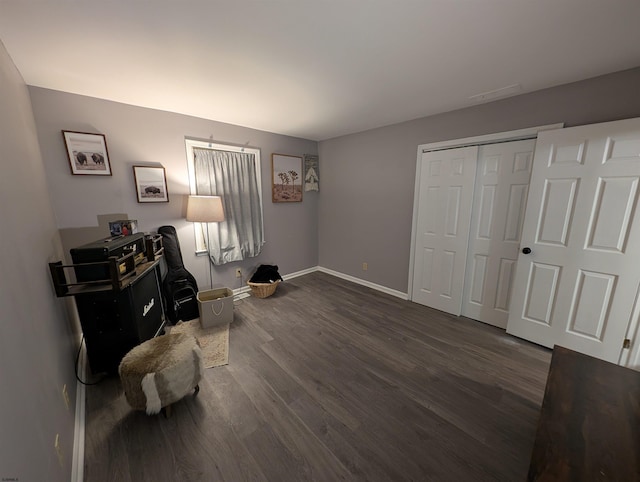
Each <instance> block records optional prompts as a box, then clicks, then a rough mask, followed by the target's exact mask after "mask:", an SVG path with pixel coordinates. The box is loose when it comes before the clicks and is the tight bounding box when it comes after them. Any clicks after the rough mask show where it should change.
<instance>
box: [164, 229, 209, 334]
mask: <svg viewBox="0 0 640 482" xmlns="http://www.w3.org/2000/svg"><path fill="white" fill-rule="evenodd" d="M158 234H161V235H162V244H163V246H164V258H165V261H166V263H167V275H166V277H165V279H164V281H163V282H162V296H163V297H164V301H165V307H166V311H167V313H166V315H167V318H168V319H169V321H170V322H171V324H173V325H175V324H176V323H177V322H178V320H182V321H188V320H193V319H194V318H198V317H199V316H200V314H199V312H198V298H197V295H198V283H197V282H196V279H195V278H194V276H193V275H192V274H191V273H189V271H187V269H186V268H185V267H184V262H183V260H182V251H181V250H180V242H179V241H178V235H177V234H176V228H174V227H173V226H160V227H159V228H158Z"/></svg>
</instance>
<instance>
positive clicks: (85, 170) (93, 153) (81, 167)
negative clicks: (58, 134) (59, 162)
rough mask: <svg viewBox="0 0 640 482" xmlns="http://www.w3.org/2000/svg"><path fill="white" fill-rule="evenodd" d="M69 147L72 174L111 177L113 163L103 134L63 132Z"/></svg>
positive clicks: (68, 154)
mask: <svg viewBox="0 0 640 482" xmlns="http://www.w3.org/2000/svg"><path fill="white" fill-rule="evenodd" d="M62 137H64V143H65V145H66V146H67V156H68V157H69V165H70V166H71V174H75V175H84V176H110V175H111V163H110V162H109V154H108V153H107V141H106V139H105V137H104V135H102V134H89V133H87V132H73V131H62Z"/></svg>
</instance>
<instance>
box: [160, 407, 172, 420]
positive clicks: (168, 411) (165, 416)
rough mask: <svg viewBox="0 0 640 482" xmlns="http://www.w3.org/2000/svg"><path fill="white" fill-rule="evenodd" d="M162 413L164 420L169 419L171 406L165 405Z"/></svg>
mask: <svg viewBox="0 0 640 482" xmlns="http://www.w3.org/2000/svg"><path fill="white" fill-rule="evenodd" d="M162 411H163V412H164V418H170V417H171V405H167V406H166V407H163V409H162Z"/></svg>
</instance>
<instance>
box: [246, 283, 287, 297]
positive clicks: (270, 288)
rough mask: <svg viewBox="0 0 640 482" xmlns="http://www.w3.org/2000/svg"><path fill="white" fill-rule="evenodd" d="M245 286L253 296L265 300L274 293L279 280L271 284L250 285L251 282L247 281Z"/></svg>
mask: <svg viewBox="0 0 640 482" xmlns="http://www.w3.org/2000/svg"><path fill="white" fill-rule="evenodd" d="M247 284H248V285H249V287H250V288H251V292H252V293H253V296H255V297H257V298H267V297H269V296H271V295H272V294H273V293H275V292H276V288H277V287H278V285H279V284H280V280H276V281H274V282H273V283H252V282H251V281H247Z"/></svg>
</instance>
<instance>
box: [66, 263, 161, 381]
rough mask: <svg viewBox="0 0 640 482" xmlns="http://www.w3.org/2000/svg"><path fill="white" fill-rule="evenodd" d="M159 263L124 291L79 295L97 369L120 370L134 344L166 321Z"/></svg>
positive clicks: (93, 368)
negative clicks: (123, 358) (120, 365)
mask: <svg viewBox="0 0 640 482" xmlns="http://www.w3.org/2000/svg"><path fill="white" fill-rule="evenodd" d="M158 271H159V269H158V267H157V266H155V267H154V268H151V269H149V270H148V271H146V272H145V273H143V274H142V275H140V276H138V277H136V278H135V279H134V280H133V281H132V282H131V283H130V284H129V285H127V286H126V288H124V289H123V290H121V291H112V290H109V291H98V292H92V293H83V294H78V295H76V297H75V298H76V304H77V307H78V314H79V315H80V323H81V324H82V330H83V332H84V336H85V340H86V343H87V354H88V357H89V364H90V366H91V371H92V372H93V373H100V372H108V373H111V374H115V373H117V370H118V365H119V364H120V361H121V360H122V357H124V355H126V354H127V353H128V352H129V350H131V348H133V347H134V346H136V345H138V344H140V343H142V342H143V341H145V340H149V339H151V338H153V337H154V336H155V335H157V334H158V332H159V331H160V330H161V328H162V326H163V324H164V313H163V309H162V295H161V293H160V283H159V278H158V274H159V273H158Z"/></svg>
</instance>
